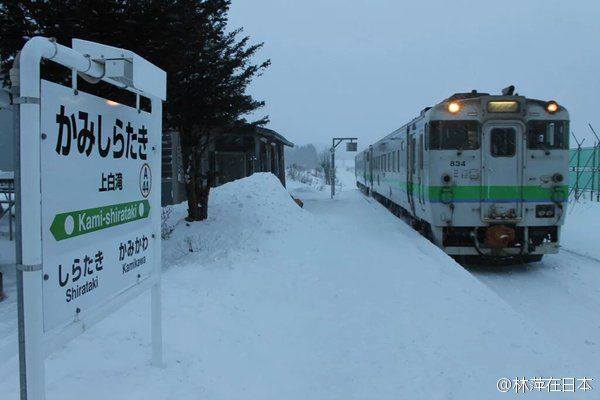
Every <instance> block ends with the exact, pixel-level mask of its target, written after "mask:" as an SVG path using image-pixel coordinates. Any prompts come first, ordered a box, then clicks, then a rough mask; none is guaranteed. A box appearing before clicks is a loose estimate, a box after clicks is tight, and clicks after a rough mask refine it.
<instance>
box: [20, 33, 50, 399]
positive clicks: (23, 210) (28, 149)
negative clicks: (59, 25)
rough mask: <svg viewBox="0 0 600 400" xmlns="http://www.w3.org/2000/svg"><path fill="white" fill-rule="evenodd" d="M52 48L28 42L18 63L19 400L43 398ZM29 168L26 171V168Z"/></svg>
mask: <svg viewBox="0 0 600 400" xmlns="http://www.w3.org/2000/svg"><path fill="white" fill-rule="evenodd" d="M51 50H52V49H51V48H50V47H49V46H48V47H46V46H40V45H39V44H38V42H33V43H32V42H27V44H26V45H25V46H24V48H23V50H22V51H21V53H20V55H19V57H18V59H17V60H16V61H15V65H16V69H15V71H14V72H15V73H13V74H12V75H13V76H14V77H15V78H17V82H14V81H13V82H14V83H16V87H15V90H16V91H17V93H18V97H16V101H15V111H16V112H15V116H16V118H17V120H16V123H15V124H14V129H15V139H16V141H17V152H18V155H17V157H18V163H17V176H16V177H15V178H16V179H15V183H16V192H17V196H16V210H17V218H18V224H17V226H18V228H17V260H16V261H17V291H18V327H19V361H20V363H19V377H20V382H21V400H43V399H44V398H45V372H44V349H43V340H44V330H43V322H42V321H43V308H42V246H41V242H42V238H41V232H40V229H39V227H40V225H41V186H40V183H41V178H40V61H41V59H42V57H51V56H52V53H51ZM24 166H26V167H24Z"/></svg>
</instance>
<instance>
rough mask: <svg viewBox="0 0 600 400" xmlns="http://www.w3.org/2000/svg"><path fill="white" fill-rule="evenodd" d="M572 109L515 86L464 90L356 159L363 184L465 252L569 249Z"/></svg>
mask: <svg viewBox="0 0 600 400" xmlns="http://www.w3.org/2000/svg"><path fill="white" fill-rule="evenodd" d="M568 153H569V113H568V111H567V109H566V108H565V107H564V106H562V105H560V104H559V103H557V102H556V101H554V100H549V101H545V100H537V99H532V98H528V97H525V96H522V95H519V94H517V93H515V88H514V86H509V87H508V88H506V89H503V90H502V92H501V94H497V95H491V94H489V93H480V92H477V91H476V90H473V91H471V92H465V93H456V94H453V95H451V96H450V97H448V98H447V99H445V100H443V101H441V102H439V103H437V104H435V105H433V106H431V107H426V108H424V109H423V110H422V111H421V112H420V114H419V115H418V116H417V117H415V118H413V119H412V120H411V121H410V122H408V123H406V124H404V125H403V126H401V127H400V128H399V129H396V130H395V131H393V132H392V133H390V134H388V135H387V136H385V137H383V138H382V139H381V140H379V141H377V142H375V143H373V144H371V145H370V146H368V148H366V149H365V150H363V151H362V152H360V153H357V155H356V157H355V175H356V185H357V186H358V188H359V189H361V190H362V191H363V192H364V193H365V194H367V195H370V196H373V197H374V198H376V199H377V200H378V201H379V202H381V203H382V204H384V205H385V206H387V207H388V208H389V209H390V210H391V211H393V212H394V213H396V214H398V215H399V216H400V215H401V216H405V217H406V218H408V220H409V221H410V223H411V224H412V226H413V227H414V228H416V229H418V230H419V231H421V232H422V233H423V234H424V235H425V236H427V237H428V238H429V239H430V240H431V241H432V242H433V243H435V244H436V245H437V246H439V247H440V248H441V249H443V251H445V252H446V253H447V254H449V255H451V256H453V257H455V258H473V257H475V258H478V259H480V258H484V257H485V258H488V257H491V258H520V259H521V260H522V261H523V262H535V261H540V260H541V259H542V257H543V256H544V255H545V254H552V253H557V252H558V251H559V248H560V235H561V227H562V225H563V224H564V221H565V216H566V212H565V211H566V206H567V202H568V197H569V190H568V184H567V182H566V181H565V178H566V177H568V168H569V165H568V164H569V154H568Z"/></svg>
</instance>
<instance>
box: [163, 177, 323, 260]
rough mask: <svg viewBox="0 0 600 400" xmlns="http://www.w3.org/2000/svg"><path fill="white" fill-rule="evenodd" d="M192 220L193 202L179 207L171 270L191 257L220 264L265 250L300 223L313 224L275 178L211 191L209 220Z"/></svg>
mask: <svg viewBox="0 0 600 400" xmlns="http://www.w3.org/2000/svg"><path fill="white" fill-rule="evenodd" d="M186 215H187V203H181V204H179V205H176V206H174V207H173V214H172V216H171V218H170V221H169V223H171V224H173V225H175V226H176V227H177V229H175V231H174V232H173V235H172V236H171V237H170V238H169V239H168V241H169V243H170V245H168V246H166V247H167V249H166V254H165V255H164V258H165V261H166V262H165V263H164V264H165V265H168V264H169V262H171V261H176V260H177V259H179V258H181V257H182V256H184V255H187V254H190V253H197V252H202V253H203V257H202V258H203V259H206V258H208V259H215V258H222V257H223V256H225V255H232V254H233V255H235V253H237V252H240V253H241V252H242V251H243V250H248V249H249V250H255V251H260V248H262V247H264V245H265V243H268V242H271V241H280V240H283V239H284V238H285V236H286V234H287V232H289V231H290V230H292V229H294V227H295V226H298V225H297V224H304V223H307V222H308V221H309V220H311V219H312V218H311V216H310V215H308V213H306V212H304V210H302V209H301V208H300V207H299V206H298V205H297V204H296V203H295V202H294V200H293V199H292V197H291V196H290V194H289V193H288V192H287V190H286V189H285V188H284V187H283V186H282V185H281V182H280V181H279V180H278V179H277V177H276V176H275V175H273V174H271V173H256V174H253V175H252V176H249V177H247V178H244V179H239V180H236V181H233V182H229V183H226V184H225V185H223V186H220V187H217V188H215V189H213V190H211V193H210V198H209V207H208V219H207V220H206V221H202V222H193V223H187V222H186V221H185V220H184V218H185V217H186ZM195 261H196V262H197V260H195Z"/></svg>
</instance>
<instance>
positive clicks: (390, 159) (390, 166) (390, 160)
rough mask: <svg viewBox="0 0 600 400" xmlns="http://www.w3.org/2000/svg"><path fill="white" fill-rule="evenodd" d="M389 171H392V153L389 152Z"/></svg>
mask: <svg viewBox="0 0 600 400" xmlns="http://www.w3.org/2000/svg"><path fill="white" fill-rule="evenodd" d="M387 158H388V171H389V172H391V171H392V153H388V156H387Z"/></svg>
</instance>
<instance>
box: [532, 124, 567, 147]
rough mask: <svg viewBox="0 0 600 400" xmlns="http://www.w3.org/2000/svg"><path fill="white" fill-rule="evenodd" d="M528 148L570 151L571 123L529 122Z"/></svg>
mask: <svg viewBox="0 0 600 400" xmlns="http://www.w3.org/2000/svg"><path fill="white" fill-rule="evenodd" d="M527 147H528V148H530V149H541V150H546V149H568V148H569V121H529V122H528V123H527Z"/></svg>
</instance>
